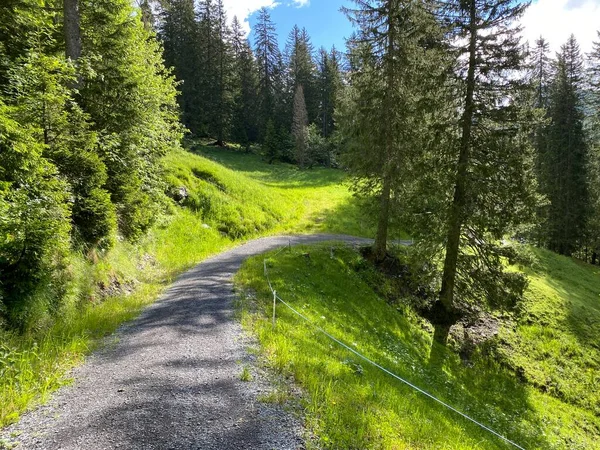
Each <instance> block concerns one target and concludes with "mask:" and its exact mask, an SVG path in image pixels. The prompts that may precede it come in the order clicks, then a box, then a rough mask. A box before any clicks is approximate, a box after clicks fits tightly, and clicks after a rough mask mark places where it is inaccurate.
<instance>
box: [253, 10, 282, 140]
mask: <svg viewBox="0 0 600 450" xmlns="http://www.w3.org/2000/svg"><path fill="white" fill-rule="evenodd" d="M254 33H255V38H254V46H255V55H256V63H257V66H258V110H257V113H258V127H259V130H260V132H261V133H262V136H264V138H265V139H266V135H267V124H268V123H269V121H272V122H273V123H274V124H276V125H281V117H280V116H278V115H276V114H275V107H276V104H277V102H278V100H280V99H281V92H280V88H281V77H282V73H281V71H282V60H281V52H280V51H279V46H278V44H277V35H276V33H275V25H274V24H273V22H272V21H271V16H270V14H269V11H268V10H267V8H262V9H261V10H260V11H259V13H258V21H257V24H256V28H255V31H254Z"/></svg>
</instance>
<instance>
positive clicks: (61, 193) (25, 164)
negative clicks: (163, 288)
mask: <svg viewBox="0 0 600 450" xmlns="http://www.w3.org/2000/svg"><path fill="white" fill-rule="evenodd" d="M14 112H15V111H14V108H11V107H9V106H7V105H5V104H4V103H3V102H2V101H1V100H0V155H2V158H0V236H2V237H3V238H2V239H0V280H2V282H1V283H0V325H5V324H8V325H9V326H11V327H14V328H19V329H21V330H22V331H24V330H25V329H26V328H27V327H28V326H29V325H30V324H32V323H33V322H34V321H35V319H38V317H35V314H37V313H39V312H40V311H47V310H49V309H54V310H56V303H57V302H58V301H59V300H60V298H61V293H60V292H57V291H59V290H60V286H57V285H56V283H53V280H54V279H55V278H56V277H58V276H59V274H60V272H62V271H63V268H62V266H64V259H65V256H66V252H67V249H68V245H69V208H68V203H67V196H68V191H67V186H66V184H65V183H64V182H63V181H61V180H60V178H59V177H58V176H57V174H56V170H55V168H54V166H53V165H52V164H51V163H50V162H49V161H48V160H47V159H45V158H44V157H43V156H42V152H43V148H44V146H43V144H41V143H40V142H38V141H37V140H36V139H35V137H34V133H35V129H33V127H31V126H30V125H21V124H20V123H18V121H16V120H15V118H14V115H13V114H14Z"/></svg>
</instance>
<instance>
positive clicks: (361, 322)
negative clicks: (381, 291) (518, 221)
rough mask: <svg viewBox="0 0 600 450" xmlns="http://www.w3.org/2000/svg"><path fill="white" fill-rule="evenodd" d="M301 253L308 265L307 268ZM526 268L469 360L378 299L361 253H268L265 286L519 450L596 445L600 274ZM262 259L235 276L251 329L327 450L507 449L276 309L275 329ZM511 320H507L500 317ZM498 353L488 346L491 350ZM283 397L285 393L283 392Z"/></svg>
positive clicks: (573, 266) (330, 249)
mask: <svg viewBox="0 0 600 450" xmlns="http://www.w3.org/2000/svg"><path fill="white" fill-rule="evenodd" d="M306 255H310V256H309V257H307V256H306ZM534 256H535V260H534V262H533V263H532V264H531V266H530V267H527V268H524V270H525V271H526V272H528V273H529V275H530V277H531V284H530V286H529V288H528V290H527V292H526V297H525V300H524V302H523V303H522V305H521V308H520V310H519V311H518V312H517V313H516V314H515V315H514V317H512V318H510V320H504V321H503V324H504V325H503V326H501V329H500V332H499V336H498V338H497V339H496V341H495V342H496V348H497V350H496V351H493V350H490V348H488V351H482V352H475V354H474V355H473V356H472V357H471V359H470V360H468V361H467V362H464V361H461V358H460V357H459V356H458V354H457V353H455V352H452V351H448V350H446V349H444V348H442V347H439V346H438V344H433V345H434V349H435V352H436V354H437V355H438V358H440V356H441V359H436V360H434V361H432V360H431V357H430V355H431V352H432V330H431V327H430V325H429V324H428V323H427V322H426V321H424V320H423V319H421V318H419V316H418V315H416V314H415V313H414V312H413V310H412V308H411V307H410V306H408V303H407V302H406V301H405V300H402V299H399V300H398V302H396V303H394V304H390V303H389V302H387V301H386V300H384V299H382V298H381V297H380V296H379V295H378V294H377V292H376V291H375V290H374V285H373V280H374V279H377V275H376V274H375V273H374V272H373V268H372V266H370V263H368V262H367V261H366V260H365V259H363V257H362V256H361V255H360V254H359V253H358V252H356V251H355V250H352V249H349V248H347V247H345V246H343V245H340V244H335V243H331V244H324V245H318V246H310V247H299V248H293V249H292V250H291V251H287V250H286V251H283V252H279V251H278V252H271V253H270V254H267V255H266V256H265V257H266V262H267V267H268V271H269V274H270V279H271V282H272V284H273V288H274V289H275V290H276V291H277V294H278V295H279V296H280V297H281V298H282V299H284V300H285V301H286V302H289V304H290V305H291V306H292V307H294V308H295V309H297V310H298V311H299V312H301V313H302V314H303V315H304V316H306V317H308V318H309V319H310V320H311V321H312V322H313V323H315V324H316V325H317V326H319V327H322V328H323V329H324V330H325V331H327V332H329V333H331V334H332V335H333V336H334V337H336V338H338V339H340V340H341V341H343V342H345V343H346V344H348V345H350V346H352V348H354V349H355V350H357V351H358V352H360V353H362V354H364V355H366V356H367V357H368V358H371V359H372V360H374V361H375V362H377V363H379V364H381V365H382V366H383V367H385V368H387V369H389V370H391V371H392V372H394V373H395V374H397V375H399V376H401V377H403V378H405V379H406V380H408V381H409V382H411V383H414V384H415V385H417V386H418V387H420V388H422V389H425V390H426V391H428V392H429V393H431V394H433V395H434V396H436V397H437V398H439V399H441V400H442V401H444V402H447V403H449V404H450V405H452V406H453V407H455V408H457V409H458V410H460V411H462V412H464V413H466V414H468V415H469V416H471V417H472V418H474V419H476V420H478V421H481V422H482V423H483V424H485V425H487V426H489V427H491V428H492V429H494V430H495V431H497V432H498V433H500V434H502V435H504V436H505V437H507V438H508V439H511V440H513V441H514V442H515V443H517V444H519V445H521V446H522V447H524V448H527V449H533V448H539V449H566V448H569V449H595V448H600V445H599V444H598V443H599V442H600V420H599V418H598V406H599V403H598V397H597V395H598V389H597V386H598V382H599V379H598V376H599V374H600V371H599V370H598V369H599V367H600V355H599V353H598V347H597V344H596V343H597V342H600V327H598V326H594V324H597V323H598V320H599V319H600V309H599V308H600V305H599V302H598V298H599V295H600V273H599V270H598V268H596V267H593V266H587V265H583V264H580V263H577V262H574V261H572V260H570V259H567V258H564V257H561V256H557V255H555V254H552V253H550V252H546V251H539V250H535V251H534ZM265 257H262V256H261V257H256V258H253V259H251V260H249V261H248V262H247V263H246V265H245V266H244V267H243V269H242V271H241V272H240V273H239V274H238V276H237V282H238V286H239V288H240V290H242V292H243V295H242V296H241V301H240V307H241V308H242V311H243V312H244V313H243V315H242V317H243V322H244V324H245V326H246V327H247V329H249V330H251V332H253V333H254V334H255V335H256V336H258V338H259V341H260V345H261V355H262V360H263V362H264V363H265V364H266V365H267V366H268V367H270V368H271V369H272V370H273V371H274V372H275V373H278V374H280V375H281V376H282V379H291V380H294V381H295V382H296V383H297V384H299V385H300V386H301V387H302V389H303V391H304V392H305V395H304V396H303V397H302V398H301V403H302V405H303V407H304V408H305V410H306V412H307V419H306V423H307V424H308V427H309V432H310V433H311V435H312V436H313V437H314V439H315V440H316V441H317V442H318V445H321V446H323V447H325V448H348V449H350V448H355V449H365V448H386V449H400V448H402V449H404V448H431V449H440V448H446V449H471V448H486V449H501V448H511V446H510V445H508V444H506V443H504V442H503V441H502V440H500V439H499V438H497V437H495V436H493V435H492V434H490V433H489V432H487V431H485V430H483V429H481V428H479V427H478V426H476V425H474V424H473V423H471V422H469V421H467V420H465V419H463V418H461V417H460V416H459V415H457V414H456V413H455V412H452V411H450V410H448V409H446V408H444V407H442V406H441V405H439V404H437V403H435V402H434V401H432V400H431V399H429V398H427V397H425V396H423V395H422V394H420V393H418V392H416V391H415V390H413V389H411V388H409V387H408V386H406V385H404V384H402V383H401V382H399V381H398V380H396V379H394V378H392V377H391V376H389V375H388V374H386V373H384V372H382V371H381V370H379V369H377V368H375V367H373V366H371V365H369V364H368V363H366V362H365V361H364V360H361V359H360V358H358V357H357V356H356V355H354V354H352V353H351V352H349V351H348V350H346V349H344V348H342V347H340V346H339V345H338V344H336V343H335V342H333V341H332V340H330V339H329V338H327V337H326V336H325V335H323V333H321V332H319V331H317V330H315V328H313V327H312V326H310V325H309V324H307V323H306V322H305V321H304V319H302V318H300V317H298V316H297V315H295V314H294V313H293V312H291V311H290V310H289V309H288V308H287V307H286V306H284V305H283V304H281V303H280V304H279V305H278V309H277V325H276V328H275V329H273V328H272V325H271V313H272V294H271V292H270V290H269V287H268V286H267V281H266V279H265V276H264V273H263V260H264V258H265ZM505 319H508V317H506V318H505ZM492 348H493V347H492ZM280 391H281V392H280V395H278V396H276V397H272V398H269V399H266V400H267V401H286V400H287V399H289V397H290V396H293V395H294V394H293V392H294V390H293V389H290V387H289V383H283V384H282V385H281V386H280Z"/></svg>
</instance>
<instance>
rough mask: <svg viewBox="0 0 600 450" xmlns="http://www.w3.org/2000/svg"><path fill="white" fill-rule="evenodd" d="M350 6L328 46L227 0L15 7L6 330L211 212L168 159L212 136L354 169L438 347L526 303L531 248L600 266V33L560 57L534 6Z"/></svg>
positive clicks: (8, 115) (6, 71)
mask: <svg viewBox="0 0 600 450" xmlns="http://www.w3.org/2000/svg"><path fill="white" fill-rule="evenodd" d="M348 5H349V6H347V7H345V8H343V11H342V13H343V14H345V15H346V16H347V18H348V20H350V21H351V22H352V24H353V26H354V33H353V34H352V35H351V36H349V37H348V39H347V41H346V42H347V46H346V48H345V49H338V48H335V47H333V48H331V49H326V48H319V49H316V48H315V47H314V46H313V44H312V42H311V37H310V36H309V34H308V32H307V30H306V29H305V28H302V27H301V26H302V24H299V25H298V26H294V27H293V28H292V29H291V30H290V31H289V36H288V38H287V41H286V42H278V38H277V32H276V30H277V25H276V24H275V23H274V22H273V20H272V19H271V16H270V12H269V9H267V8H262V9H261V10H260V11H259V12H258V19H257V23H256V26H255V27H254V29H253V34H252V35H251V36H252V39H249V38H248V35H247V33H246V31H245V30H244V28H243V26H242V24H241V23H240V21H239V20H238V18H236V17H227V15H226V12H225V6H224V3H223V0H154V1H151V0H144V1H138V2H137V3H135V4H133V3H132V2H130V1H129V0H96V1H91V0H62V1H58V0H4V1H3V2H2V3H1V4H0V18H1V20H0V330H2V332H3V333H8V334H10V335H11V336H13V335H16V336H21V335H27V334H28V333H38V332H40V330H41V331H43V330H44V329H47V328H48V327H50V326H51V325H52V324H53V323H55V322H56V321H59V320H60V318H61V317H64V316H65V314H77V311H81V310H82V309H83V308H85V307H86V305H87V303H88V302H89V296H90V291H91V290H93V289H96V287H94V286H92V287H90V286H88V287H85V288H84V287H82V286H81V284H82V279H81V277H79V278H78V275H77V273H76V271H77V269H76V268H74V267H75V266H76V265H77V264H81V265H86V267H88V266H89V267H92V266H101V265H102V264H103V261H104V258H105V256H106V255H107V254H109V252H110V251H111V249H113V248H115V246H119V245H130V246H134V247H135V246H136V245H139V243H140V242H143V240H144V239H145V238H147V236H148V235H149V233H150V232H151V230H153V229H155V228H156V227H160V226H162V225H163V224H164V223H165V222H168V220H169V217H170V216H172V215H173V211H174V209H175V208H178V207H180V206H181V205H184V206H190V205H191V206H190V207H191V208H196V210H198V211H205V210H207V208H208V207H207V206H206V205H207V204H210V202H211V198H197V197H194V196H193V195H190V196H188V192H187V191H186V188H185V187H184V188H181V187H180V184H181V183H179V182H178V181H177V182H171V179H170V178H169V169H168V167H167V164H168V163H166V162H165V161H169V158H173V156H170V155H180V154H181V153H178V152H181V151H182V149H184V148H186V149H189V150H191V151H194V149H195V147H197V146H201V145H202V146H205V147H207V148H210V151H211V152H214V153H215V154H218V152H219V151H221V150H225V149H229V150H232V149H233V150H234V151H236V152H239V153H240V154H248V155H259V156H260V157H261V158H262V159H263V160H264V161H265V162H266V163H268V164H269V165H272V166H278V165H281V166H283V165H284V164H285V165H290V164H291V165H294V166H296V168H297V171H298V173H313V172H314V171H316V170H320V168H322V167H326V168H331V169H335V170H338V171H339V172H340V173H342V174H344V176H345V175H346V174H347V176H348V179H349V184H350V186H351V187H350V189H351V191H352V193H353V195H354V199H355V201H356V202H357V203H356V204H357V205H358V204H360V208H362V210H363V213H364V214H365V215H366V216H369V217H371V218H372V220H373V223H374V225H373V228H372V231H373V233H372V235H370V236H367V237H371V238H374V244H373V247H372V249H371V250H370V254H369V259H370V260H371V261H373V263H374V264H375V265H379V266H382V267H385V265H386V261H387V262H389V261H390V259H391V258H392V256H391V255H390V253H389V247H390V244H391V241H392V240H393V236H392V235H395V234H394V233H396V231H397V230H402V232H403V233H404V234H405V235H406V236H409V237H410V238H411V239H412V241H413V243H414V244H413V246H412V248H411V256H410V267H411V268H412V269H411V273H410V278H411V281H410V288H411V289H412V288H414V293H415V295H417V296H419V297H420V298H421V300H423V302H425V303H427V304H426V305H425V306H424V307H423V309H422V311H421V312H420V313H422V314H423V315H424V317H425V318H426V319H427V320H429V321H430V322H431V324H432V325H433V326H434V328H435V332H434V339H435V340H436V341H437V342H439V343H441V344H442V345H445V344H446V342H447V340H448V336H449V333H450V329H451V327H452V326H453V325H455V324H456V323H457V322H459V321H460V320H462V319H463V318H465V317H469V316H473V315H476V314H478V313H479V312H480V311H481V310H482V309H485V310H488V309H489V310H497V311H511V310H514V308H515V307H517V305H519V302H520V300H521V299H522V297H523V294H524V291H525V290H526V288H527V286H528V278H527V276H526V275H525V273H523V272H520V271H516V270H512V269H511V268H510V265H511V264H514V263H515V262H518V261H522V260H523V258H526V257H527V256H526V255H525V256H524V254H523V253H524V249H526V248H529V247H532V248H533V247H535V248H543V249H547V250H549V251H551V252H554V253H557V254H559V255H563V256H566V257H569V258H573V259H575V260H577V261H580V262H582V263H585V264H588V265H592V266H593V265H599V264H600V31H598V39H597V41H596V42H594V43H593V46H592V50H591V51H590V52H589V53H583V52H582V51H581V50H580V47H579V43H578V42H577V40H576V39H575V37H574V36H573V35H572V36H571V37H570V38H569V39H568V41H567V42H564V43H563V45H562V46H561V47H560V51H558V52H557V53H556V54H552V53H551V52H550V47H549V44H548V42H547V41H546V40H545V39H544V37H543V36H540V37H539V39H538V40H537V41H536V42H535V43H533V44H527V43H526V42H525V41H524V40H523V39H522V38H521V36H520V32H521V29H520V26H519V19H520V17H521V16H522V15H523V13H524V11H525V10H526V8H527V6H528V4H527V3H520V2H513V1H510V0H461V1H458V0H422V1H410V0H377V1H373V0H353V1H352V2H348ZM200 143H201V144H200ZM190 158H191V156H190ZM171 161H172V160H171ZM190 161H191V160H190ZM190 164H192V163H190ZM194 164H195V163H194ZM242 170H243V168H242ZM199 172H202V171H201V170H199ZM195 173H196V172H195ZM217 187H218V188H219V189H220V190H221V191H223V189H224V188H223V189H221V187H219V185H217ZM187 188H189V186H187ZM219 189H217V190H216V191H215V194H214V195H215V198H216V196H218V195H221V194H219V193H218V190H219ZM277 201H278V200H277V199H270V200H269V202H270V203H271V204H275V205H276V204H277ZM281 201H282V202H283V200H281ZM203 205H204V206H203ZM286 207H287V203H286ZM203 208H204V209H203ZM261 208H262V209H263V212H264V211H267V210H268V207H267V206H261ZM290 208H291V206H290ZM273 214H274V215H277V214H280V213H279V212H277V213H273ZM280 217H284V214H283V213H281V216H280ZM281 220H284V219H281ZM259 228H260V227H255V228H253V229H252V231H251V232H250V231H248V232H247V233H246V231H243V232H239V233H238V234H236V235H235V238H245V237H250V236H256V235H259V234H260V233H261V232H263V231H264V229H259ZM265 229H266V227H265ZM230 230H231V227H230V228H229V229H223V230H221V232H222V234H223V235H224V236H225V235H227V234H228V233H230V235H231V236H233V234H231V233H233V232H231V231H230ZM253 233H254V234H253ZM525 253H527V252H526V251H525ZM74 261H76V262H77V263H75V262H74ZM82 267H83V266H82ZM86 270H87V269H86ZM90 270H91V269H90ZM86 280H87V279H86ZM88 281H89V280H88ZM88 281H86V283H87V282H88ZM415 286H416V287H415ZM8 334H7V335H8ZM0 336H2V334H0Z"/></svg>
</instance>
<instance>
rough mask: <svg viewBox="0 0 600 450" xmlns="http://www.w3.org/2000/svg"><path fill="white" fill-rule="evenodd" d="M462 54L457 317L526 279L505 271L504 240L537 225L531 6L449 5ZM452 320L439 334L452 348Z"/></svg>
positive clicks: (455, 171)
mask: <svg viewBox="0 0 600 450" xmlns="http://www.w3.org/2000/svg"><path fill="white" fill-rule="evenodd" d="M447 7H448V10H447V11H449V12H450V14H449V16H448V18H449V19H450V21H449V22H450V23H451V24H452V25H453V27H454V30H455V34H454V35H453V37H452V40H451V41H450V45H452V46H454V47H455V49H456V51H457V53H458V54H462V55H464V58H460V59H459V60H458V67H457V70H456V72H457V73H458V75H459V76H458V78H457V83H458V87H459V88H460V91H459V92H461V96H462V98H461V101H460V104H459V110H460V111H461V117H460V120H459V122H458V124H457V125H458V127H457V132H458V134H459V138H458V139H457V142H456V159H455V163H454V164H453V165H452V166H451V175H452V180H453V181H452V185H453V188H452V191H453V194H452V197H451V198H452V200H451V201H450V202H449V204H450V207H449V209H448V212H447V214H448V216H447V219H446V220H445V221H444V222H445V223H446V226H445V230H446V238H445V255H444V265H443V274H442V285H441V290H440V304H441V306H442V308H443V310H444V311H445V314H446V316H447V317H448V318H450V319H451V318H452V315H453V312H454V311H455V309H456V307H457V298H458V301H459V302H461V303H467V302H469V301H474V302H480V301H481V300H482V299H487V300H488V301H490V302H492V303H494V302H502V301H503V300H505V301H510V300H514V299H516V298H517V297H518V296H519V295H520V294H521V292H522V289H523V288H524V282H523V280H521V279H519V278H518V277H515V276H513V274H507V273H505V272H504V271H503V264H502V261H501V255H502V254H503V249H502V248H501V247H500V246H499V242H500V240H501V239H503V238H504V237H505V236H506V234H507V233H511V232H514V231H515V227H516V226H518V225H519V224H521V223H523V222H527V221H530V220H531V214H532V212H533V210H534V207H535V204H536V196H535V180H534V178H533V170H532V155H531V147H530V145H529V137H530V135H531V133H532V128H531V126H532V125H533V123H532V121H531V114H530V106H531V102H530V101H528V99H527V95H526V93H525V92H524V91H523V89H522V88H523V82H522V80H519V79H518V78H517V77H516V76H515V75H516V74H518V73H519V71H521V70H522V69H524V68H525V67H524V52H523V48H522V47H521V45H520V42H519V35H518V33H519V28H518V27H517V26H515V22H516V21H517V20H518V19H519V17H521V15H522V14H523V12H524V10H525V8H526V7H527V4H519V3H513V2H511V1H505V0H466V1H450V2H448V3H447ZM451 322H452V320H448V321H447V323H443V321H442V323H441V324H440V326H439V327H437V328H436V339H437V340H439V341H441V342H445V340H446V337H447V333H448V330H449V326H450V324H451Z"/></svg>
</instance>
